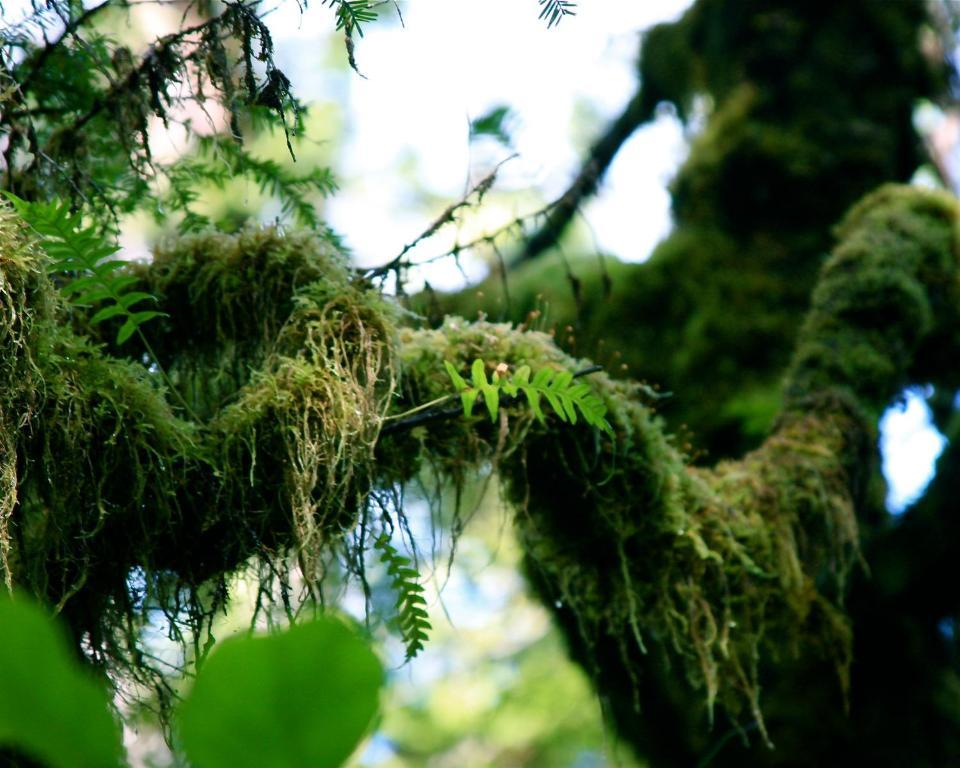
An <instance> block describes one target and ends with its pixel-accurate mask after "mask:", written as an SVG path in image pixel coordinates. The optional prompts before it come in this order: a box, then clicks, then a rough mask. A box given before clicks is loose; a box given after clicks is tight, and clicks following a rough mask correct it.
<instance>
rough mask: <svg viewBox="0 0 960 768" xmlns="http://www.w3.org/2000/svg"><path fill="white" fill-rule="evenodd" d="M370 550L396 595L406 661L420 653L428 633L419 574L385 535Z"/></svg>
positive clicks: (428, 624)
mask: <svg viewBox="0 0 960 768" xmlns="http://www.w3.org/2000/svg"><path fill="white" fill-rule="evenodd" d="M373 546H374V548H375V549H376V550H377V551H378V552H380V561H381V562H383V563H385V564H386V566H387V574H388V575H389V576H390V578H391V583H392V586H393V591H394V592H395V593H396V595H397V616H396V623H397V627H398V629H399V631H400V637H401V638H402V639H403V643H404V646H405V648H406V659H407V661H409V660H410V659H412V658H413V657H414V656H416V655H417V654H418V653H420V651H422V650H423V645H424V643H425V642H426V641H427V636H428V632H429V631H430V630H431V629H432V627H431V624H430V620H429V617H428V616H427V611H426V608H427V601H426V600H425V599H424V597H423V587H422V586H420V583H419V579H420V572H419V571H417V569H416V568H414V567H413V563H412V562H411V561H410V558H409V557H405V556H404V555H401V554H400V553H399V552H398V551H397V549H396V547H394V546H393V544H391V543H390V537H389V536H388V535H387V534H382V535H381V536H380V537H378V538H377V539H376V541H374V543H373Z"/></svg>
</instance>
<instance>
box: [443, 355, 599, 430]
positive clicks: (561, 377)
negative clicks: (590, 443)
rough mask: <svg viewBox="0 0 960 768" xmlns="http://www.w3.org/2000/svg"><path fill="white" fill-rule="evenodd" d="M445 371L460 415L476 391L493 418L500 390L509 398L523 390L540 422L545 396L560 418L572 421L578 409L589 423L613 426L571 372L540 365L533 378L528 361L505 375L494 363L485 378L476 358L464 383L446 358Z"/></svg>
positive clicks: (468, 407)
mask: <svg viewBox="0 0 960 768" xmlns="http://www.w3.org/2000/svg"><path fill="white" fill-rule="evenodd" d="M443 364H444V367H445V368H446V370H447V375H448V376H449V377H450V380H451V381H452V382H453V385H454V386H455V387H456V388H457V392H459V394H460V402H461V404H462V405H463V414H464V416H470V415H471V414H472V413H473V407H474V405H475V404H476V402H477V399H478V398H479V397H480V395H483V402H484V404H485V405H486V407H487V412H488V413H489V414H490V420H491V421H493V420H495V419H496V418H497V413H498V412H499V408H500V393H501V392H502V393H503V394H504V395H506V396H507V397H510V398H515V397H518V396H519V393H521V392H522V393H523V394H524V395H525V396H526V398H527V402H528V403H529V404H530V410H531V411H533V415H534V416H536V417H537V420H538V421H539V422H540V423H541V424H542V423H544V422H545V420H546V417H545V416H544V413H543V409H542V408H541V406H540V402H541V398H543V399H545V400H546V401H547V402H548V403H549V404H550V407H551V408H552V409H553V411H554V413H556V415H557V417H558V418H559V419H560V421H563V422H567V423H570V424H576V423H577V419H578V413H579V414H580V415H581V416H583V420H584V421H586V422H587V424H590V425H591V426H593V427H597V428H598V429H600V430H602V431H604V432H606V433H607V434H609V435H612V434H613V428H612V427H611V426H610V423H609V422H608V421H607V419H606V413H607V407H606V406H605V405H604V404H603V401H602V400H601V399H600V398H599V397H597V396H596V395H595V394H593V392H592V391H591V389H590V387H589V385H587V384H584V383H582V382H580V383H574V375H573V374H572V373H570V371H556V370H554V369H552V368H541V369H540V370H539V371H537V372H536V373H535V374H533V378H532V379H531V378H530V374H531V370H530V366H528V365H521V366H520V367H519V368H517V370H516V371H514V372H513V374H509V375H507V367H506V366H505V365H502V364H501V365H500V366H497V368H496V369H495V370H494V372H493V374H492V375H491V376H490V379H489V380H488V379H487V371H486V365H485V363H484V362H483V360H481V359H479V358H477V359H476V360H474V361H473V365H472V366H471V369H470V382H469V383H468V382H467V380H466V379H464V378H463V376H461V375H460V373H459V372H458V371H457V369H456V368H455V367H454V365H453V363H451V362H450V361H449V360H444V361H443Z"/></svg>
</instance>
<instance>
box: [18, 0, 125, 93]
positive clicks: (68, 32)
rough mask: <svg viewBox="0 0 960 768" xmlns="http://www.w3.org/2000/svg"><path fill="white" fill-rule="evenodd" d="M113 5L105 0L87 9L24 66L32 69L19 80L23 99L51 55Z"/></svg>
mask: <svg viewBox="0 0 960 768" xmlns="http://www.w3.org/2000/svg"><path fill="white" fill-rule="evenodd" d="M111 3H112V0H105V2H103V3H100V5H94V6H92V7H91V8H87V9H86V10H85V11H84V12H83V13H81V14H80V15H79V16H77V17H76V18H75V19H73V20H72V21H70V22H69V23H67V25H66V27H65V28H64V30H63V34H61V35H60V37H58V38H57V39H56V40H48V41H47V42H46V44H45V45H44V47H43V48H42V49H41V50H40V52H39V53H38V54H37V55H36V56H35V57H33V58H30V59H28V60H27V61H25V62H24V64H29V67H30V68H29V70H28V72H27V74H26V75H25V76H24V77H23V79H22V80H18V82H19V91H20V94H21V97H22V96H23V94H26V93H27V92H28V91H29V90H30V86H31V85H32V84H33V81H34V79H35V78H36V76H37V74H38V73H39V72H40V71H41V70H42V69H43V66H44V64H46V63H47V59H49V58H50V56H51V54H53V52H54V51H56V50H57V48H59V47H60V46H62V45H63V44H64V42H65V41H66V40H67V38H69V37H72V36H73V35H74V34H75V33H76V32H77V30H79V29H80V27H82V26H83V25H84V24H86V23H87V22H88V21H90V20H91V19H93V18H94V17H95V16H97V15H98V14H99V13H100V12H101V11H103V10H105V9H106V8H108V7H109V6H110V5H111ZM14 79H17V78H16V76H14Z"/></svg>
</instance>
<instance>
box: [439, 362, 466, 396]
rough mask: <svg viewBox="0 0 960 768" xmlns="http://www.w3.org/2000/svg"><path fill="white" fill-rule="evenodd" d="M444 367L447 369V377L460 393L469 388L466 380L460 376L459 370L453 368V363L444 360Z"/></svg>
mask: <svg viewBox="0 0 960 768" xmlns="http://www.w3.org/2000/svg"><path fill="white" fill-rule="evenodd" d="M443 367H444V368H446V369H447V375H448V376H449V377H450V381H452V382H453V386H455V387H456V388H457V391H458V392H462V391H463V390H465V389H466V388H467V382H466V380H465V379H464V378H463V376H461V375H460V374H459V372H458V371H457V369H456V368H455V367H454V366H453V363H451V362H450V361H449V360H444V361H443Z"/></svg>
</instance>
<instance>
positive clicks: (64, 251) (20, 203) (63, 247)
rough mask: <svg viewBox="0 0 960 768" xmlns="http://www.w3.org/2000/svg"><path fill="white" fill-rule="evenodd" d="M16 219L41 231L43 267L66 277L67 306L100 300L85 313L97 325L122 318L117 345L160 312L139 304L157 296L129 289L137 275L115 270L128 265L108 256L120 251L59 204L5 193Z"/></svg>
mask: <svg viewBox="0 0 960 768" xmlns="http://www.w3.org/2000/svg"><path fill="white" fill-rule="evenodd" d="M7 198H8V199H9V200H10V201H11V202H12V203H13V206H14V208H15V209H16V211H17V213H18V214H19V215H20V217H21V218H22V219H23V220H24V221H25V222H27V224H29V225H30V226H31V227H32V228H33V230H34V231H35V232H36V233H37V234H38V235H40V238H41V239H40V245H41V246H42V247H43V249H44V250H45V251H46V253H47V256H49V257H50V263H49V265H48V266H47V271H48V272H49V273H50V274H53V275H61V276H64V277H65V278H67V281H66V282H65V283H64V284H63V285H62V286H61V289H60V292H61V293H62V294H63V296H64V297H65V298H66V299H67V300H68V301H69V303H70V304H71V305H72V306H75V307H83V308H89V307H90V306H92V305H96V304H101V305H102V306H100V308H99V309H98V310H97V311H96V312H95V313H94V314H93V315H92V316H91V317H90V323H91V324H92V325H96V324H98V323H102V322H103V321H105V320H109V319H110V318H113V317H120V318H123V321H124V322H123V324H122V325H121V326H120V329H119V330H118V331H117V344H123V343H124V342H125V341H127V340H128V339H129V338H130V337H131V336H132V335H133V334H134V333H135V332H136V331H137V329H138V328H139V327H140V326H141V325H143V324H144V323H145V322H147V321H148V320H152V319H153V318H155V317H160V316H162V315H164V313H163V312H158V311H156V310H146V309H140V308H138V305H142V303H143V302H145V301H154V302H155V301H156V297H154V296H153V295H151V294H149V293H145V292H144V291H131V290H130V288H131V287H132V286H133V284H134V283H136V282H137V279H136V278H135V277H133V276H131V275H127V274H122V273H120V272H119V270H121V269H122V268H123V267H125V266H126V265H127V262H126V261H123V260H122V259H114V258H111V257H112V256H114V255H115V254H116V253H117V251H118V250H119V249H118V248H117V247H116V246H115V245H113V244H112V243H111V242H110V241H109V240H107V238H105V237H104V236H103V235H101V234H100V233H99V232H97V230H96V228H95V227H93V226H89V227H85V226H83V219H82V217H81V215H80V214H79V213H71V211H70V206H69V205H68V204H67V203H63V202H56V201H54V202H50V203H39V202H35V203H28V202H27V201H26V200H21V199H20V198H19V197H17V196H15V195H12V194H9V193H7Z"/></svg>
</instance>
